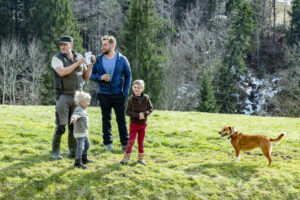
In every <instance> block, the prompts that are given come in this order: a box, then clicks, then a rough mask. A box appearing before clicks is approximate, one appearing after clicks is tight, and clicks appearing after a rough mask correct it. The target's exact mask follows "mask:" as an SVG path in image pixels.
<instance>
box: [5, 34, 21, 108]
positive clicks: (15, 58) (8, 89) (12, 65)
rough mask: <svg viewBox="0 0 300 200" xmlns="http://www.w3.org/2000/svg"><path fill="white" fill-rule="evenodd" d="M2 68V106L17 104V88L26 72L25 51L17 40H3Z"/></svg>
mask: <svg viewBox="0 0 300 200" xmlns="http://www.w3.org/2000/svg"><path fill="white" fill-rule="evenodd" d="M0 56H1V58H2V59H1V61H0V67H1V71H2V76H3V78H2V87H1V90H2V104H5V103H6V97H8V100H9V104H16V97H17V86H18V83H19V81H20V78H19V74H21V73H22V72H24V68H25V64H24V60H23V59H24V58H25V49H24V46H23V45H22V43H20V42H19V40H18V39H16V38H10V39H7V40H2V43H1V48H0Z"/></svg>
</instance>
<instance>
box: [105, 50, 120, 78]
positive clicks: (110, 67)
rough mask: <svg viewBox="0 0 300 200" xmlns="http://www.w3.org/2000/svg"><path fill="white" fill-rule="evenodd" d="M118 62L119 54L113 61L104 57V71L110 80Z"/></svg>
mask: <svg viewBox="0 0 300 200" xmlns="http://www.w3.org/2000/svg"><path fill="white" fill-rule="evenodd" d="M116 61H117V54H116V55H115V56H114V57H113V58H112V59H108V58H106V56H105V55H103V56H102V65H103V68H104V71H105V72H106V74H109V75H110V78H111V77H112V76H113V74H114V71H115V66H116Z"/></svg>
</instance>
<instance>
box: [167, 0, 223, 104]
mask: <svg viewBox="0 0 300 200" xmlns="http://www.w3.org/2000/svg"><path fill="white" fill-rule="evenodd" d="M201 9H202V7H201V5H200V4H197V6H196V7H195V8H193V9H191V10H190V11H189V12H187V13H186V15H185V20H184V23H183V24H182V26H181V27H180V28H179V30H178V33H179V34H178V40H177V41H176V43H175V44H170V45H169V48H167V49H169V51H170V52H169V54H170V59H169V60H168V62H167V66H168V67H167V69H166V71H165V78H164V87H165V91H164V96H165V98H164V105H165V107H164V109H168V110H194V109H195V107H196V106H197V103H198V101H197V98H198V97H197V95H198V92H199V84H198V81H199V77H200V75H201V73H202V71H203V69H205V68H208V69H209V70H214V68H215V64H216V59H218V58H219V57H220V56H221V55H222V53H223V52H222V49H223V48H222V45H223V43H222V41H223V38H224V37H225V36H226V26H225V25H223V26H221V25H222V24H225V23H224V22H223V23H216V24H220V25H219V26H218V27H217V29H211V30H208V29H207V28H206V25H205V24H204V23H203V20H202V18H201V16H202V14H203V13H202V11H201ZM213 20H215V21H216V22H218V21H219V20H226V18H223V17H222V16H218V17H217V18H214V19H213Z"/></svg>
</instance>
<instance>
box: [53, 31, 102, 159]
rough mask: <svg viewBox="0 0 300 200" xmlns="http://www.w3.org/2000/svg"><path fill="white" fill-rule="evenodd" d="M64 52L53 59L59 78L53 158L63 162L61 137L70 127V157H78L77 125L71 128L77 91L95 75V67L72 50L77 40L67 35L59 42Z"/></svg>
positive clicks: (56, 75)
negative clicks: (92, 71) (75, 136)
mask: <svg viewBox="0 0 300 200" xmlns="http://www.w3.org/2000/svg"><path fill="white" fill-rule="evenodd" d="M59 47H60V52H59V53H58V54H56V55H54V56H53V58H52V68H53V72H54V79H55V90H56V99H55V104H56V107H55V109H56V112H55V116H56V120H55V123H56V127H55V131H54V134H53V140H52V156H51V157H52V159H58V160H60V159H62V158H63V157H62V156H61V155H60V143H61V137H62V135H63V134H64V133H65V127H66V124H68V145H69V154H68V157H69V158H74V157H75V153H76V152H75V151H76V140H75V138H74V135H73V124H71V125H70V123H69V122H70V117H71V115H72V113H73V111H74V109H75V107H76V104H75V101H74V95H75V91H77V90H79V91H82V89H83V85H84V83H85V81H84V80H88V79H89V77H90V75H91V70H92V66H93V64H90V65H89V66H88V67H87V66H86V64H85V63H86V60H85V58H83V57H82V55H81V54H79V53H76V52H74V51H73V50H72V48H73V38H72V37H70V36H63V37H61V38H60V41H59ZM91 61H92V63H94V62H95V61H96V59H95V56H92V58H91Z"/></svg>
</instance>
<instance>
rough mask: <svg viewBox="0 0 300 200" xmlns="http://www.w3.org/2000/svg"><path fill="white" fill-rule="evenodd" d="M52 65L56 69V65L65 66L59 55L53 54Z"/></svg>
mask: <svg viewBox="0 0 300 200" xmlns="http://www.w3.org/2000/svg"><path fill="white" fill-rule="evenodd" d="M51 66H52V68H53V69H55V68H56V67H63V66H64V63H63V62H62V61H61V60H60V59H59V58H58V57H56V56H53V58H52V62H51Z"/></svg>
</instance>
